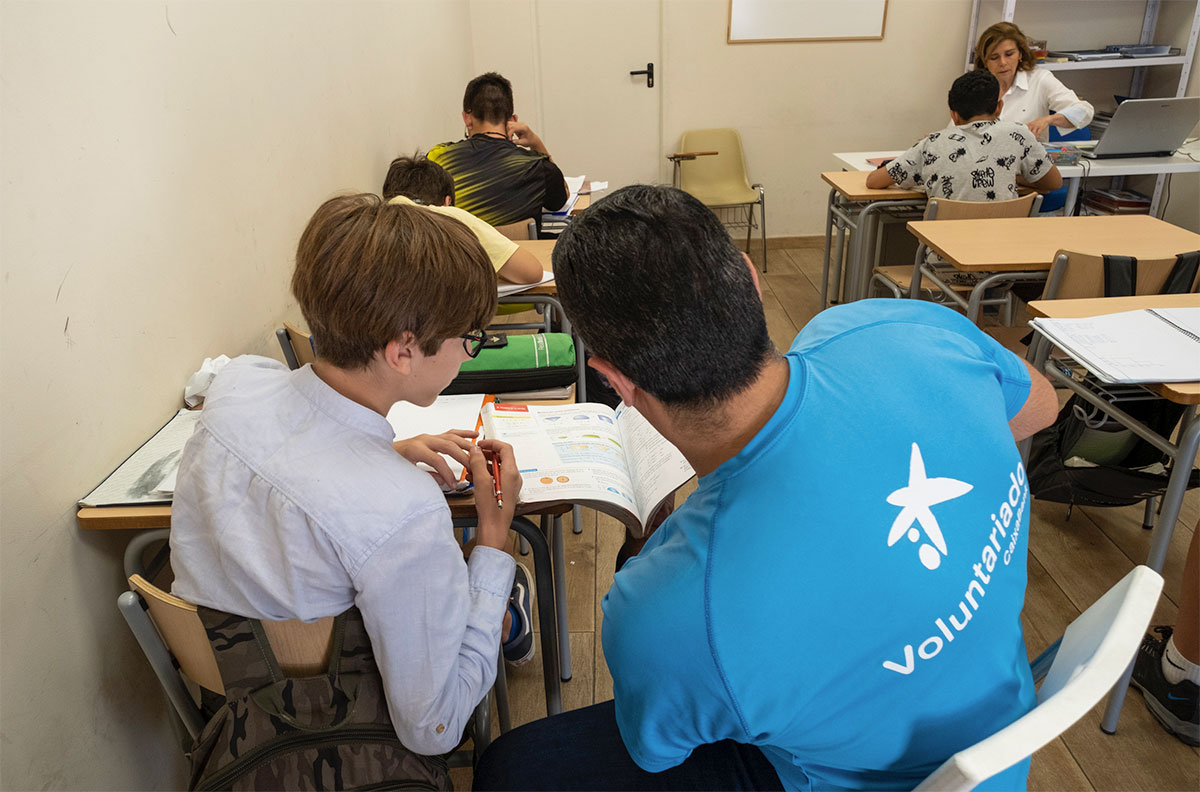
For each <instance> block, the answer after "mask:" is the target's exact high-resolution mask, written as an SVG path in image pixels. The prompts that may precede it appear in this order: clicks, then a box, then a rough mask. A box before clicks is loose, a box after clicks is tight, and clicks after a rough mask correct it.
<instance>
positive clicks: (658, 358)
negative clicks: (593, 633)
mask: <svg viewBox="0 0 1200 792" xmlns="http://www.w3.org/2000/svg"><path fill="white" fill-rule="evenodd" d="M554 266H555V277H556V280H557V283H558V290H559V295H560V298H561V300H562V302H563V306H564V309H565V310H566V313H567V315H568V317H569V318H570V319H571V321H572V322H574V323H575V325H576V327H577V328H578V330H579V332H580V333H581V334H582V336H583V338H584V340H585V341H586V343H587V344H588V346H589V348H590V349H591V350H592V352H593V355H594V357H593V358H592V365H594V366H595V367H596V368H597V369H599V370H600V371H601V372H603V373H604V374H605V375H606V376H607V377H608V379H609V381H610V382H611V383H612V384H613V387H614V388H616V390H617V391H618V392H619V393H620V394H621V396H622V398H623V399H624V400H625V402H626V403H627V404H631V405H633V406H636V407H637V408H638V409H639V410H641V412H642V413H643V414H644V415H645V416H646V418H647V420H649V421H650V423H651V424H653V425H654V426H655V427H656V428H657V429H658V430H659V431H660V432H662V433H663V435H664V436H665V437H666V438H667V439H668V440H670V441H671V442H672V443H674V444H675V445H676V446H678V447H679V449H680V450H681V451H682V452H683V454H684V456H686V457H687V458H688V461H689V462H691V464H692V466H693V467H694V468H695V469H696V472H697V474H698V475H699V476H700V478H699V485H698V487H697V489H696V491H695V492H694V493H693V494H692V495H691V496H690V497H689V498H688V499H687V501H686V502H685V503H684V504H683V505H682V506H680V507H679V508H678V509H677V510H676V511H675V513H674V514H673V515H671V516H670V518H668V519H667V520H666V522H665V523H663V525H662V526H661V527H660V528H659V529H658V530H657V532H656V533H655V534H654V535H653V536H651V537H650V539H649V541H648V542H647V543H646V545H645V546H644V548H643V549H642V550H641V552H640V554H638V555H637V556H635V557H633V558H632V559H630V560H629V561H628V562H627V563H626V564H625V566H624V567H623V568H622V569H621V570H620V571H619V572H618V573H617V575H616V578H615V580H614V582H613V586H612V589H611V590H610V591H609V593H608V595H607V596H606V597H605V598H604V602H603V608H604V625H603V643H604V654H605V659H606V660H607V662H608V666H609V669H610V670H611V672H612V677H613V690H614V697H615V700H614V702H606V703H603V704H597V705H594V706H592V707H586V708H584V709H580V710H575V711H572V712H568V713H565V714H563V715H559V716H555V717H553V718H549V719H546V720H543V721H538V722H535V723H531V724H527V725H526V726H523V727H521V728H519V729H517V730H515V731H513V732H510V733H509V734H507V735H505V736H503V737H501V738H500V739H499V740H498V741H497V742H495V743H493V745H492V747H491V748H489V749H488V751H487V752H486V753H485V755H484V756H483V759H482V761H481V764H480V766H479V768H478V769H477V772H476V776H475V778H476V788H477V789H513V788H516V789H698V788H704V789H713V788H716V789H897V788H912V787H913V786H915V785H916V784H917V783H919V782H920V781H921V779H922V778H924V777H925V776H927V775H928V774H929V773H931V772H932V771H933V770H934V769H935V768H936V767H937V766H938V765H939V764H941V762H943V761H944V760H945V759H946V758H947V757H948V756H950V755H951V754H952V753H954V752H955V751H957V750H959V749H961V748H963V747H966V746H968V745H971V744H972V743H975V742H977V741H979V740H980V739H982V738H983V737H986V736H987V735H989V734H991V733H993V732H995V731H997V730H998V729H1000V728H1002V727H1004V726H1005V725H1007V724H1009V723H1011V722H1012V721H1013V720H1015V719H1017V718H1018V717H1020V716H1021V715H1022V714H1024V713H1025V712H1027V711H1028V710H1029V708H1030V707H1032V706H1033V703H1034V691H1033V681H1032V678H1031V676H1030V671H1029V664H1028V661H1027V658H1026V652H1025V642H1024V637H1023V636H1022V633H1021V622H1020V613H1021V608H1022V605H1023V601H1024V595H1025V553H1026V547H1027V533H1028V526H1029V488H1028V485H1027V482H1026V477H1025V470H1024V468H1023V467H1022V465H1021V460H1020V457H1019V455H1018V453H1017V449H1016V444H1015V443H1014V438H1015V439H1021V438H1023V437H1025V436H1028V435H1029V434H1032V433H1033V432H1034V431H1036V430H1037V429H1039V428H1041V427H1042V426H1046V425H1048V424H1049V423H1050V422H1051V421H1053V419H1054V416H1055V412H1056V407H1057V403H1056V400H1055V398H1054V392H1053V390H1052V389H1051V387H1050V385H1049V383H1048V382H1046V380H1045V379H1044V378H1043V377H1041V376H1040V375H1032V376H1031V370H1030V369H1029V368H1028V366H1027V365H1026V364H1025V363H1024V361H1022V360H1021V359H1020V358H1018V357H1016V356H1015V355H1013V354H1012V353H1010V352H1008V351H1006V350H1005V349H1004V348H1003V347H1001V346H999V345H998V344H997V343H996V342H994V341H993V340H992V339H991V338H990V337H988V336H987V335H986V334H984V333H983V332H981V331H980V330H979V329H978V328H976V327H975V326H974V325H973V324H971V323H970V322H968V321H967V320H966V319H965V318H964V317H962V316H961V315H959V314H957V313H955V312H953V311H951V310H949V309H946V308H943V307H941V306H937V305H933V304H930V303H923V302H918V301H910V300H867V301H863V302H858V303H853V304H850V305H844V306H840V307H837V308H833V309H831V310H829V311H826V312H824V313H822V314H820V315H818V316H817V317H816V318H814V319H813V321H812V322H810V323H809V324H808V326H807V327H805V329H804V330H803V331H802V332H801V333H800V334H799V335H798V336H797V337H796V339H795V341H794V342H793V344H792V347H791V349H790V350H789V351H788V353H787V354H786V355H782V356H781V355H779V353H778V352H776V351H775V348H774V346H773V345H772V343H771V340H770V338H769V336H768V335H767V329H766V323H765V320H764V317H763V310H762V304H761V299H760V296H759V291H758V279H757V275H756V273H755V271H754V269H753V267H752V266H751V265H750V264H749V259H747V258H746V257H744V256H743V255H742V254H741V253H739V252H738V251H737V249H736V248H735V247H734V246H733V243H732V241H731V240H730V238H729V235H728V233H727V232H726V231H725V230H724V228H723V227H722V226H721V224H720V223H719V222H718V221H717V219H716V218H715V217H714V216H713V215H712V213H711V212H710V211H709V210H708V209H706V208H705V207H704V206H703V205H702V204H700V203H699V202H698V201H697V200H695V199H694V198H692V197H691V196H689V195H687V194H686V193H683V192H680V191H678V190H675V189H673V188H667V187H646V186H638V187H629V188H626V189H624V190H620V191H618V192H616V193H614V194H613V195H612V196H610V197H609V198H607V199H605V200H603V201H601V202H599V203H597V204H596V205H595V206H593V207H592V208H591V209H589V210H588V211H587V212H585V213H584V214H583V215H582V216H581V217H580V218H578V220H577V221H576V222H575V223H574V224H573V225H572V227H571V229H570V230H569V231H568V232H567V233H566V234H565V235H564V236H563V238H562V239H561V240H560V241H559V243H558V246H557V247H556V249H555V253H554ZM1027 772H1028V762H1022V763H1020V764H1018V765H1016V766H1014V767H1012V768H1010V769H1009V770H1007V771H1005V772H1004V773H1002V774H1001V775H999V776H996V777H995V778H993V779H991V785H993V786H994V787H995V788H1005V789H1012V788H1023V787H1024V783H1025V777H1026V774H1027ZM986 786H987V785H985V787H986Z"/></svg>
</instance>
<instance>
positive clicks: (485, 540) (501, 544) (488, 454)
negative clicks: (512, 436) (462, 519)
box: [469, 439, 521, 549]
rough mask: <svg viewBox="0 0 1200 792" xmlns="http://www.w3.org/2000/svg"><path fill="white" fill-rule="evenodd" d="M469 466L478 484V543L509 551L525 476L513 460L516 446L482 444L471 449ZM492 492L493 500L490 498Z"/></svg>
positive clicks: (498, 443) (476, 506)
mask: <svg viewBox="0 0 1200 792" xmlns="http://www.w3.org/2000/svg"><path fill="white" fill-rule="evenodd" d="M469 462H470V465H469V466H470V469H471V480H472V481H474V483H475V513H476V515H477V516H478V519H479V534H478V539H477V541H478V543H479V544H482V545H485V546H488V547H496V548H500V549H503V548H505V547H507V544H508V539H509V537H508V528H509V525H510V524H511V523H512V518H513V512H514V510H515V507H516V505H517V502H518V501H519V500H520V495H521V474H520V472H519V471H518V470H517V462H516V459H514V458H513V449H512V446H510V445H509V444H508V443H502V442H500V441H499V440H491V439H484V440H480V441H479V442H478V444H477V445H476V446H475V447H474V448H472V449H471V452H470V460H469ZM489 483H490V484H491V486H490V487H489V486H488V484H489ZM489 490H490V491H491V494H492V497H488V496H487V494H486V493H487V492H488V491H489Z"/></svg>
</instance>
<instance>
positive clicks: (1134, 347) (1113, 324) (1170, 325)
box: [1030, 303, 1200, 384]
mask: <svg viewBox="0 0 1200 792" xmlns="http://www.w3.org/2000/svg"><path fill="white" fill-rule="evenodd" d="M1030 324H1031V325H1033V327H1035V328H1036V329H1038V330H1039V331H1040V332H1041V333H1042V334H1043V335H1045V336H1046V337H1047V338H1049V339H1050V341H1052V342H1053V343H1054V345H1055V346H1057V347H1059V348H1060V349H1062V350H1063V351H1064V352H1066V353H1067V354H1069V355H1070V356H1071V357H1073V358H1075V360H1076V361H1078V362H1079V363H1080V364H1081V365H1082V366H1083V367H1084V368H1086V369H1087V370H1088V371H1090V372H1091V373H1092V374H1094V375H1095V376H1096V377H1097V379H1099V380H1100V381H1101V382H1105V383H1108V384H1118V383H1134V382H1196V381H1200V303H1198V305H1197V306H1196V307H1187V308H1145V309H1142V310H1139V311H1122V312H1120V313H1112V314H1102V315H1100V316H1089V317H1086V318H1082V319H1050V318H1044V317H1039V318H1036V319H1033V320H1032V321H1031V322H1030Z"/></svg>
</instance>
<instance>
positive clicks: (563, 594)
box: [542, 514, 571, 682]
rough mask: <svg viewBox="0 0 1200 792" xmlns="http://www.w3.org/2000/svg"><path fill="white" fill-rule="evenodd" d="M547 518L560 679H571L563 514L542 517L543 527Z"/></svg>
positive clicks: (567, 680)
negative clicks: (552, 564) (549, 524)
mask: <svg viewBox="0 0 1200 792" xmlns="http://www.w3.org/2000/svg"><path fill="white" fill-rule="evenodd" d="M547 519H552V520H553V525H552V526H551V527H550V531H549V532H548V533H547V534H546V535H547V536H549V537H550V553H551V558H552V559H553V563H554V608H555V614H556V616H557V617H558V657H559V662H558V667H559V679H561V680H562V681H563V682H570V681H571V628H570V626H569V625H568V624H567V570H566V561H565V560H564V555H563V554H564V551H563V530H562V515H561V514H556V515H554V517H553V518H550V517H549V516H548V515H547V516H546V517H543V518H542V524H543V528H544V527H545V522H546V520H547Z"/></svg>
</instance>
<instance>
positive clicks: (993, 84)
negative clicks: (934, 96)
mask: <svg viewBox="0 0 1200 792" xmlns="http://www.w3.org/2000/svg"><path fill="white" fill-rule="evenodd" d="M947 98H948V101H949V103H950V109H951V110H953V111H954V112H956V113H958V114H959V115H960V116H962V118H963V120H964V121H965V120H966V119H968V118H974V117H975V116H981V115H991V114H992V113H994V112H996V105H997V103H999V101H1000V83H999V81H997V80H996V78H995V76H994V75H993V74H992V73H991V72H989V71H987V70H986V69H975V70H973V71H969V72H967V73H965V74H963V75H961V76H960V77H959V78H958V79H957V80H955V81H954V83H953V84H952V85H951V86H950V95H949V97H947Z"/></svg>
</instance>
